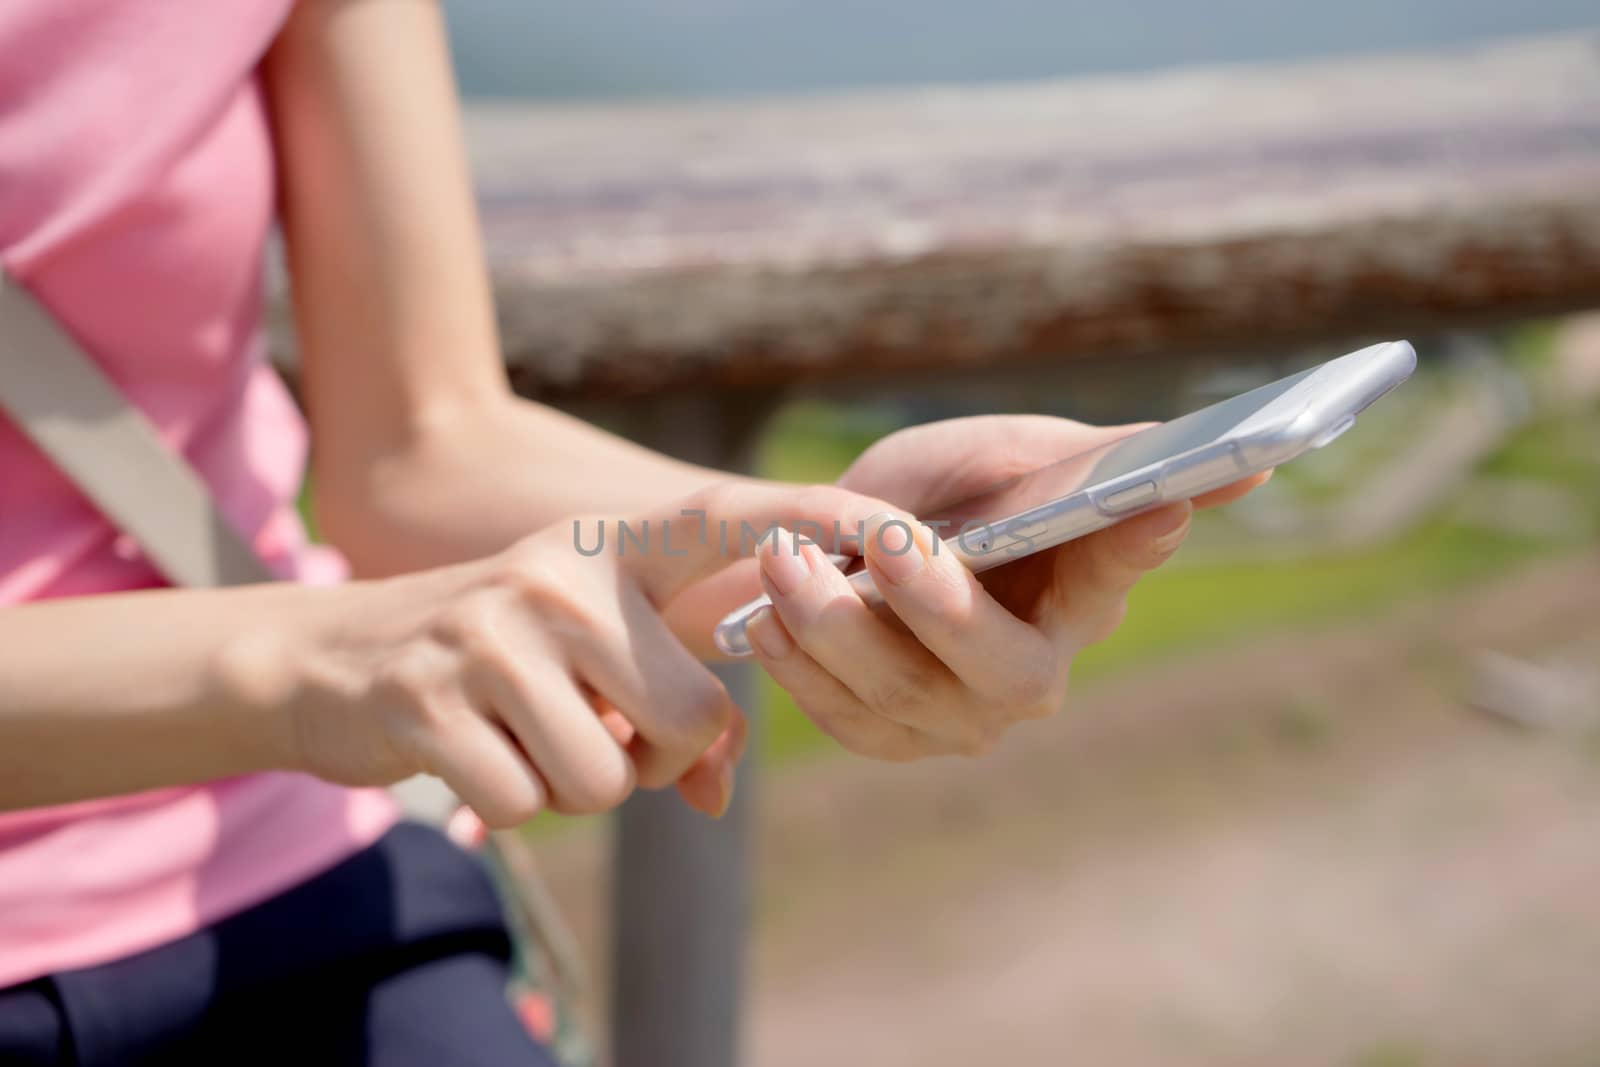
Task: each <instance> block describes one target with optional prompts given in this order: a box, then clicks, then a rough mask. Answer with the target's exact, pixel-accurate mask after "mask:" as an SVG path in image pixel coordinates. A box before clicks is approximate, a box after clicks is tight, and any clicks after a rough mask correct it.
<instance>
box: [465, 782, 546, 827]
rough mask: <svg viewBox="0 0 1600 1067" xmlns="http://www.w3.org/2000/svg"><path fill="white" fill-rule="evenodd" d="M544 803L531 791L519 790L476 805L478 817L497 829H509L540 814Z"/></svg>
mask: <svg viewBox="0 0 1600 1067" xmlns="http://www.w3.org/2000/svg"><path fill="white" fill-rule="evenodd" d="M541 806H542V805H541V804H540V803H539V797H538V796H536V795H534V794H533V793H532V792H531V791H524V790H518V791H516V792H514V793H508V794H506V795H503V796H494V797H491V798H489V799H488V800H486V801H484V802H482V803H481V804H480V805H476V806H474V809H473V810H475V811H477V813H478V818H480V819H482V820H483V821H484V824H485V825H487V826H490V827H493V828H494V829H496V830H509V829H511V828H513V827H516V826H521V825H522V824H523V823H525V822H527V821H529V820H530V819H532V818H533V817H534V816H535V815H537V814H539V809H540V807H541Z"/></svg>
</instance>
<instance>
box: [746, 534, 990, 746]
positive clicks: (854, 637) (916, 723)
mask: <svg viewBox="0 0 1600 1067" xmlns="http://www.w3.org/2000/svg"><path fill="white" fill-rule="evenodd" d="M760 561H761V577H762V584H763V585H764V586H765V588H766V591H767V595H768V596H769V597H770V598H771V600H772V606H773V608H774V609H775V610H776V611H777V615H778V617H779V618H780V619H781V620H782V621H783V625H784V629H785V630H786V632H787V633H788V634H789V635H790V636H791V637H793V638H794V641H795V643H796V645H798V647H799V648H800V649H801V650H803V651H804V652H805V653H806V655H807V656H809V657H810V658H811V659H812V660H813V661H815V662H816V664H817V665H818V666H819V667H820V668H821V669H822V670H823V671H825V672H827V673H828V674H830V675H832V676H833V677H834V678H837V679H838V680H839V681H840V682H841V683H843V684H844V686H845V687H846V688H847V689H849V690H850V692H852V693H854V694H855V696H856V697H857V699H858V700H859V701H860V702H861V703H862V704H863V705H865V706H866V707H867V709H868V710H870V711H874V712H876V713H878V714H879V715H883V716H887V717H888V718H891V719H894V720H896V721H897V722H901V723H904V724H905V725H907V726H911V727H915V728H917V729H920V730H925V731H930V732H933V733H939V734H944V735H947V736H948V735H956V736H964V735H965V734H966V733H968V732H970V731H974V730H976V729H977V724H976V723H975V722H972V721H970V718H969V717H968V716H966V715H964V714H961V712H963V711H964V710H965V704H966V702H965V700H964V699H962V695H961V694H958V693H956V692H955V690H957V689H958V687H959V683H958V682H957V680H956V679H955V677H954V676H953V675H952V674H951V673H950V672H949V670H947V669H946V668H945V666H944V664H942V663H940V662H939V660H938V659H937V658H936V657H935V656H934V655H933V654H932V653H931V652H929V651H928V650H927V649H925V648H923V647H922V644H921V643H920V642H919V641H917V639H916V638H915V637H913V636H912V635H910V634H908V633H906V632H904V631H903V630H899V629H896V628H894V627H892V626H890V625H889V624H888V623H887V622H885V621H884V620H883V619H882V618H880V617H878V616H877V615H874V614H873V612H872V610H871V609H870V608H868V607H867V605H866V604H865V603H863V602H862V600H861V597H860V596H859V595H858V594H857V593H856V591H855V590H854V589H853V588H851V586H850V583H849V582H848V581H847V580H846V579H845V576H844V575H843V574H841V573H840V572H839V569H838V568H837V567H835V566H834V565H833V564H832V563H831V562H829V560H828V559H827V557H826V556H824V555H823V554H822V550H821V549H820V548H819V547H818V546H816V545H814V544H810V543H808V542H804V541H797V539H796V538H795V537H794V535H793V534H791V533H789V532H787V531H784V532H783V533H782V534H781V535H779V536H778V537H775V538H774V539H773V541H772V543H771V544H770V545H769V546H768V547H767V548H766V549H764V550H763V551H762V553H761V556H760ZM952 711H954V712H955V713H952Z"/></svg>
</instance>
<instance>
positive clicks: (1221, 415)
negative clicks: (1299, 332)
mask: <svg viewBox="0 0 1600 1067" xmlns="http://www.w3.org/2000/svg"><path fill="white" fill-rule="evenodd" d="M1320 369H1321V368H1319V367H1310V368H1307V369H1306V370H1303V371H1300V372H1299V373H1298V374H1291V375H1290V376H1289V377H1287V378H1280V379H1279V380H1278V381H1275V382H1272V383H1270V384H1268V385H1263V386H1261V387H1260V388H1257V389H1252V390H1250V391H1249V392H1247V393H1240V394H1239V395H1238V396H1235V397H1229V398H1228V399H1227V400H1223V401H1221V402H1219V403H1216V404H1212V405H1211V406H1210V407H1206V408H1201V409H1200V410H1199V411H1192V412H1190V413H1189V414H1187V415H1182V416H1180V417H1178V418H1176V419H1173V420H1172V421H1170V422H1164V423H1161V424H1160V425H1159V426H1152V427H1150V428H1149V429H1146V430H1139V431H1137V432H1135V433H1132V434H1129V435H1128V436H1127V437H1124V438H1121V439H1120V440H1116V441H1112V442H1110V443H1108V444H1105V445H1102V446H1100V447H1098V448H1094V449H1090V450H1089V451H1087V452H1083V453H1080V454H1078V455H1074V456H1068V457H1067V458H1065V459H1062V460H1058V461H1057V462H1055V463H1052V464H1050V465H1049V466H1047V467H1041V468H1039V469H1038V470H1035V471H1030V472H1029V473H1027V474H1022V475H1018V476H1017V477H1015V478H1012V479H1010V480H1009V481H1005V482H1001V483H1000V484H998V485H995V486H991V487H990V488H988V489H986V490H984V491H983V492H981V493H978V494H976V495H974V496H970V497H967V498H966V499H965V500H961V501H958V502H956V503H954V504H951V505H948V506H946V507H942V508H935V509H932V510H931V511H930V512H929V515H928V516H926V517H927V518H931V519H934V520H936V521H939V522H943V523H948V524H949V525H948V527H946V528H945V529H944V530H943V531H942V533H943V535H944V536H946V537H950V536H953V535H954V534H956V533H957V532H959V530H960V529H961V525H962V524H963V523H966V522H980V521H991V522H992V521H996V520H999V519H1005V518H1009V517H1010V516H1012V515H1017V514H1020V513H1021V512H1024V511H1028V510H1030V509H1032V508H1036V507H1040V506H1042V505H1044V504H1048V503H1050V502H1051V501H1052V500H1059V499H1060V498H1062V497H1064V496H1070V495H1072V494H1073V493H1076V492H1078V491H1079V490H1080V489H1083V488H1085V487H1088V486H1092V485H1098V484H1100V483H1102V482H1109V481H1113V480H1115V479H1117V478H1120V477H1122V476H1123V475H1124V474H1131V473H1132V472H1134V471H1136V470H1139V469H1140V468H1142V467H1146V466H1149V465H1150V464H1152V463H1159V462H1161V461H1162V460H1165V459H1168V458H1170V457H1172V456H1180V455H1183V454H1184V453H1186V452H1190V451H1193V450H1194V449H1196V448H1200V447H1202V446H1204V445H1208V444H1211V443H1212V442H1214V441H1218V440H1221V439H1223V438H1226V437H1227V436H1228V435H1229V434H1230V433H1232V432H1233V431H1234V430H1236V429H1238V428H1239V427H1240V426H1242V425H1243V424H1244V423H1245V422H1246V421H1248V420H1249V419H1250V418H1251V416H1253V415H1255V414H1256V413H1257V412H1259V411H1261V410H1262V409H1263V408H1265V407H1266V406H1267V405H1269V404H1271V403H1272V402H1273V401H1275V400H1278V399H1279V398H1280V397H1282V396H1283V395H1284V394H1285V393H1287V392H1289V391H1290V390H1291V389H1293V388H1294V387H1295V386H1297V385H1299V384H1300V383H1301V382H1303V381H1305V380H1306V379H1307V378H1309V377H1310V376H1311V375H1313V374H1315V373H1316V372H1317V371H1318V370H1320Z"/></svg>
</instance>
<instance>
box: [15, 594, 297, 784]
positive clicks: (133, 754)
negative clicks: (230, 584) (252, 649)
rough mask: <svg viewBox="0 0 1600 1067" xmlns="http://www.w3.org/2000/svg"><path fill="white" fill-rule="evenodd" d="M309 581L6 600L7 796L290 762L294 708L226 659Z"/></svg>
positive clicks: (169, 780) (183, 778) (198, 777)
mask: <svg viewBox="0 0 1600 1067" xmlns="http://www.w3.org/2000/svg"><path fill="white" fill-rule="evenodd" d="M314 595H315V593H314V591H312V590H306V589H301V588H298V587H293V586H250V587H244V588H237V589H225V590H206V591H184V592H173V591H161V592H148V593H129V594H124V595H117V596H100V597H85V598H81V599H73V600H58V601H49V602H45V603H39V604H26V605H21V606H17V607H8V608H5V609H4V610H0V648H4V649H5V656H4V661H3V664H0V810H4V809H7V808H16V807H34V806H37V805H42V804H53V803H62V802H66V801H71V800H81V799H85V798H88V797H98V796H108V795H112V794H117V793H128V792H133V791H135V790H140V789H148V788H153V787H156V786H165V785H177V784H182V783H187V782H197V781H204V780H206V779H209V778H218V777H223V776H226V775H231V774H241V773H244V772H247V771H254V770H264V769H267V768H272V767H289V766H292V765H294V763H295V759H294V757H293V753H292V750H293V744H292V742H291V739H290V736H289V731H288V730H286V729H284V722H285V721H286V720H285V719H284V718H282V717H279V716H275V715H272V714H258V713H256V711H255V710H253V709H252V708H251V707H250V706H249V704H248V702H246V701H244V700H242V699H240V698H239V693H238V691H235V690H231V689H230V687H229V686H227V685H226V684H224V680H223V679H224V672H223V671H221V670H220V669H219V668H220V666H221V665H222V663H223V662H224V657H223V651H224V650H225V649H227V648H229V647H230V646H231V645H232V644H233V643H234V642H235V641H237V640H239V639H240V638H241V637H243V636H244V635H245V634H246V633H248V632H249V631H250V630H252V629H256V628H261V627H273V626H277V625H283V624H285V623H287V622H288V620H289V618H290V617H291V616H292V615H293V613H294V612H295V610H296V608H295V605H296V604H303V603H304V602H306V601H307V599H308V598H309V597H311V596H314Z"/></svg>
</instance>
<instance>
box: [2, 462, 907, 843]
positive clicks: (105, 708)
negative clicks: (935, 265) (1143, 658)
mask: <svg viewBox="0 0 1600 1067" xmlns="http://www.w3.org/2000/svg"><path fill="white" fill-rule="evenodd" d="M882 507H883V504H882V502H881V501H877V500H875V499H873V498H871V497H865V496H861V495H858V494H854V493H850V492H847V491H845V490H842V489H834V488H830V487H822V488H817V489H811V490H803V491H790V490H777V489H772V488H768V487H762V486H755V485H750V484H747V483H726V484H723V485H720V486H715V487H712V488H709V489H707V490H705V491H702V492H700V493H698V494H696V495H695V496H693V497H690V498H688V499H685V500H683V501H681V502H679V503H677V504H673V505H669V506H667V507H664V508H662V509H659V510H657V511H655V512H654V513H645V514H635V515H634V516H632V517H631V518H630V520H629V521H630V522H632V523H633V524H634V526H635V528H641V527H642V526H643V525H645V524H648V525H649V526H650V527H651V528H653V529H656V530H660V531H663V532H664V533H663V536H670V538H671V540H672V543H673V544H674V545H676V546H680V547H679V550H678V551H677V552H674V553H673V554H671V555H666V554H662V553H653V554H643V553H629V554H627V555H626V556H625V557H624V556H622V555H619V554H617V553H612V552H603V553H599V554H596V555H590V556H586V555H583V554H581V553H579V552H578V551H576V550H575V549H574V547H573V544H572V539H571V537H572V535H571V531H570V529H567V528H564V526H563V525H557V526H553V527H551V528H550V529H548V530H546V531H544V532H543V533H541V534H536V535H534V536H532V537H527V538H523V539H522V540H521V541H519V542H518V543H516V544H515V545H513V546H511V547H510V548H508V549H506V550H505V551H503V552H499V553H496V554H494V555H491V556H487V557H485V558H483V559H479V560H473V561H471V562H469V563H464V564H457V565H454V566H449V567H438V568H433V569H431V570H426V571H421V572H417V573H413V574H406V575H401V576H398V577H394V578H388V579H382V580H368V581H358V582H351V583H348V584H345V585H342V586H336V587H332V588H311V587H306V586H299V585H292V584H276V585H262V586H248V587H241V588H234V589H224V590H203V591H202V590H161V591H153V592H141V593H123V594H116V595H108V596H96V597H85V598H81V599H73V600H59V601H51V602H46V603H39V604H27V605H21V606H17V607H8V608H5V609H3V610H0V648H3V649H5V655H4V656H3V657H0V810H5V809H9V808H19V807H36V806H40V805H45V804H55V803H63V802H67V801H73V800H82V799H87V798H91V797H99V796H107V795H112V794H118V793H126V792H132V791H135V790H139V789H145V788H152V787H157V786H166V785H178V784H183V783H188V782H197V781H204V780H207V779H212V778H218V777H223V776H227V775H232V774H239V773H243V772H247V771H256V770H265V769H284V770H298V771H305V772H309V773H312V774H316V775H318V776H320V777H323V778H326V779H329V780H331V781H336V782H343V783H347V784H352V785H382V784H387V783H390V782H395V781H399V780H400V779H402V778H407V777H409V776H411V775H413V774H417V773H424V772H425V773H430V774H435V775H437V776H439V777H441V778H443V779H444V780H445V781H446V782H447V783H449V785H450V786H451V787H452V788H454V789H455V791H456V792H457V793H458V794H459V795H460V796H461V797H462V798H463V799H464V800H466V801H467V802H468V803H470V804H471V805H472V806H473V807H474V808H475V809H477V811H478V814H479V815H481V816H482V817H483V818H484V819H485V820H486V821H488V822H490V823H492V824H494V825H509V824H513V823H516V822H520V821H522V820H524V819H526V818H528V817H530V816H531V815H533V813H534V812H536V811H538V810H540V809H542V808H547V807H548V808H553V809H555V810H558V811H565V812H597V811H603V810H606V809H609V808H611V807H614V806H615V805H617V804H619V803H621V801H622V800H623V798H625V797H626V796H627V795H628V793H629V792H630V791H631V790H632V789H633V787H634V785H635V784H639V785H644V786H647V787H650V788H660V787H663V786H667V785H672V784H674V783H675V784H676V785H677V786H678V788H679V790H680V792H682V793H683V794H684V796H685V798H686V799H687V800H688V801H689V802H690V803H691V804H692V805H693V806H695V807H697V808H698V809H700V810H702V811H705V812H709V813H713V814H715V813H717V812H719V811H721V810H722V809H723V808H724V807H725V806H726V804H727V799H728V793H729V791H730V790H731V788H732V767H733V763H734V761H736V760H737V759H738V757H739V753H740V751H741V749H742V747H743V743H744V734H743V719H742V717H741V716H740V715H739V712H738V711H737V709H735V708H734V707H733V705H732V704H731V703H730V702H729V700H728V697H727V694H726V692H724V690H723V688H722V685H721V684H720V683H719V682H718V681H717V680H716V678H715V677H714V676H713V675H712V674H711V673H710V672H709V671H708V670H707V669H706V668H705V667H704V666H703V665H701V664H700V663H699V662H698V661H696V659H695V658H694V657H693V656H692V655H691V654H690V652H689V651H688V650H687V649H685V648H684V646H683V645H682V644H681V643H680V642H679V641H678V640H677V638H676V637H674V636H673V634H672V633H671V632H670V630H668V628H667V626H666V625H665V623H664V622H663V620H662V619H661V617H660V615H658V614H657V612H656V610H655V605H656V604H658V603H666V602H668V601H670V600H672V599H674V598H676V596H677V594H678V593H679V592H680V591H681V590H682V589H684V588H685V587H686V586H688V585H690V584H693V583H694V582H696V581H698V580H700V579H701V578H703V577H704V576H705V575H707V574H709V573H712V572H714V571H717V570H719V569H720V568H722V567H723V566H724V565H725V564H726V562H727V560H726V559H725V558H724V555H723V551H722V549H721V547H720V546H719V545H718V543H717V540H716V539H715V538H710V539H707V538H703V537H698V536H696V535H697V533H698V532H699V531H700V530H701V529H703V527H702V525H701V523H702V521H704V522H709V523H711V524H713V525H715V524H717V523H720V522H728V523H732V524H734V525H735V526H736V525H737V524H738V523H739V522H741V521H749V522H752V523H755V524H757V525H762V526H764V525H766V524H768V523H774V522H778V521H780V520H782V519H784V518H785V517H788V516H799V517H800V518H802V519H806V520H808V521H813V522H817V523H819V524H822V525H824V526H826V525H827V524H829V523H830V522H833V521H842V522H845V523H854V522H862V521H865V520H866V518H867V517H868V516H869V515H871V514H872V513H874V512H875V511H877V510H879V509H881V508H882ZM686 509H687V510H688V511H690V512H691V513H693V514H695V515H704V516H706V518H705V519H704V520H701V519H699V518H693V519H685V518H684V511H685V510H686ZM596 521H599V520H597V519H591V520H590V522H591V523H593V522H596ZM666 531H670V533H667V532H666Z"/></svg>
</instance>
